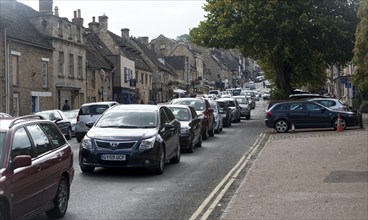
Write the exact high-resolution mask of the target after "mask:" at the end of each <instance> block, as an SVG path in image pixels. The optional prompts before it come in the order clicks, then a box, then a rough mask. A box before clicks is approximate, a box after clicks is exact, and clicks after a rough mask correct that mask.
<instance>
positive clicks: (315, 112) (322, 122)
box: [303, 103, 331, 128]
mask: <svg viewBox="0 0 368 220" xmlns="http://www.w3.org/2000/svg"><path fill="white" fill-rule="evenodd" d="M303 109H304V111H305V112H306V113H307V115H306V117H305V124H306V127H309V128H323V127H330V126H331V118H330V114H329V111H328V110H327V109H326V108H324V107H323V106H321V105H317V104H315V103H304V106H303Z"/></svg>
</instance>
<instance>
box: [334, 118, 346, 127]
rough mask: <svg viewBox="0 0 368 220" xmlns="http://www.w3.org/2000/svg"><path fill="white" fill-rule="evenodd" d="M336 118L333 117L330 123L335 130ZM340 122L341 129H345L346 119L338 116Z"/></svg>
mask: <svg viewBox="0 0 368 220" xmlns="http://www.w3.org/2000/svg"><path fill="white" fill-rule="evenodd" d="M337 120H338V119H337V118H335V119H334V121H333V123H332V125H333V127H334V129H335V130H337ZM340 124H341V127H342V129H343V130H345V129H346V121H345V119H344V118H342V117H341V118H340Z"/></svg>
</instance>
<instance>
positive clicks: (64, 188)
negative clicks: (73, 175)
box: [46, 176, 70, 218]
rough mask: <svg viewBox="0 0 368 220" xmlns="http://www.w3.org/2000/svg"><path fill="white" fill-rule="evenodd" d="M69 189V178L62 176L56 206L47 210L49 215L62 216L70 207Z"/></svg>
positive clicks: (55, 201)
mask: <svg viewBox="0 0 368 220" xmlns="http://www.w3.org/2000/svg"><path fill="white" fill-rule="evenodd" d="M69 191H70V188H69V183H68V180H67V179H66V178H65V177H64V176H62V177H61V180H60V183H59V186H58V189H57V193H56V197H55V200H54V206H55V207H54V208H53V209H51V210H49V211H47V212H46V215H47V216H48V217H50V218H61V217H63V216H64V215H65V212H66V209H67V208H68V201H69Z"/></svg>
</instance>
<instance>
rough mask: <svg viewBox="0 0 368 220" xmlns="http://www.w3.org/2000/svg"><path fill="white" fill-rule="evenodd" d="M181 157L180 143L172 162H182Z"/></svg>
mask: <svg viewBox="0 0 368 220" xmlns="http://www.w3.org/2000/svg"><path fill="white" fill-rule="evenodd" d="M180 158H181V150H180V145H179V144H178V146H177V150H176V154H175V157H173V158H172V159H171V160H170V162H171V163H179V162H180Z"/></svg>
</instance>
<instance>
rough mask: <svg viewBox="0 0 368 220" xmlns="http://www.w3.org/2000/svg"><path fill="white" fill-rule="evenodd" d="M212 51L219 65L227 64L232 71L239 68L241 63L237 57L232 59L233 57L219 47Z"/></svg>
mask: <svg viewBox="0 0 368 220" xmlns="http://www.w3.org/2000/svg"><path fill="white" fill-rule="evenodd" d="M210 53H211V56H213V57H214V60H215V61H216V62H217V63H219V65H221V64H222V65H225V66H226V67H227V68H228V69H229V70H230V71H238V70H239V63H238V62H237V61H236V60H235V59H231V57H229V56H228V55H226V54H224V52H221V51H220V50H219V49H213V50H211V52H210Z"/></svg>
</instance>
